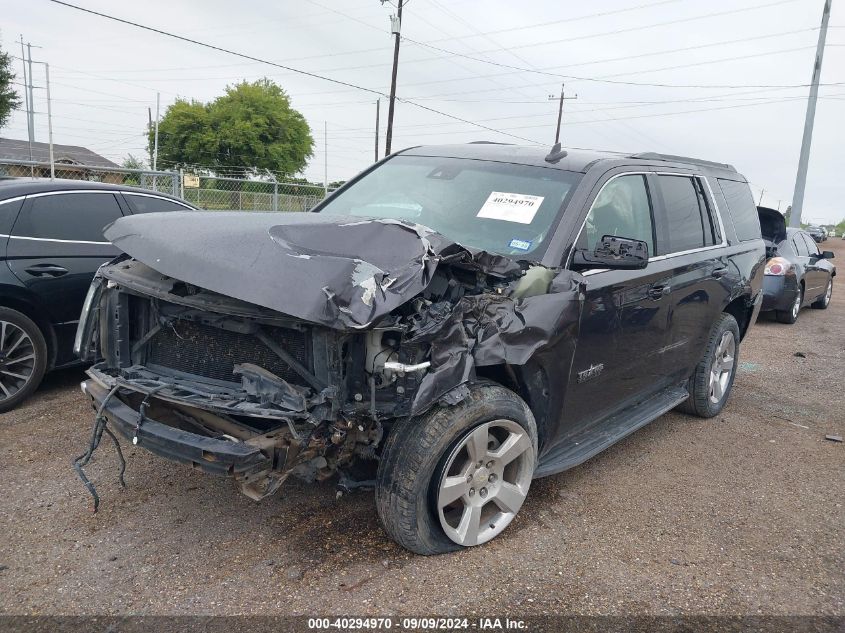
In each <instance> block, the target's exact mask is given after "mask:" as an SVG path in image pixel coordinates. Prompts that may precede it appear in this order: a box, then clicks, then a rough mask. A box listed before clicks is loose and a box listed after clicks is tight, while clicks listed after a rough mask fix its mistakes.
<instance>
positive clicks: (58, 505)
mask: <svg viewBox="0 0 845 633" xmlns="http://www.w3.org/2000/svg"><path fill="white" fill-rule="evenodd" d="M825 248H828V249H833V250H835V251H836V252H837V256H838V258H839V259H838V260H836V261H837V262H839V263H840V268H841V269H843V270H845V242H843V241H841V240H839V239H836V240H829V241H828V242H826V243H825ZM799 354H800V356H799ZM740 361H741V363H742V364H741V367H740V374H739V376H738V377H737V381H736V385H735V387H734V391H733V396H732V400H731V402H730V404H729V405H728V407H727V408H726V409H725V411H724V413H723V414H722V415H721V416H720V417H718V418H716V419H714V420H700V419H696V418H691V417H685V416H683V415H679V414H670V415H665V416H663V417H662V418H660V419H659V420H657V421H655V422H654V423H653V424H651V425H649V426H648V427H646V428H645V429H643V430H641V431H639V432H637V433H635V434H634V435H633V436H631V437H629V438H628V439H626V440H625V441H623V442H621V443H620V444H618V445H617V446H615V447H613V448H612V449H610V450H608V451H607V452H605V453H603V454H602V455H599V456H598V457H596V458H594V459H592V460H590V461H589V462H588V463H586V464H584V465H583V466H581V467H579V468H576V469H574V470H572V471H569V472H567V473H564V474H561V475H557V476H555V477H550V478H547V479H544V480H540V481H537V482H535V483H534V485H533V486H532V489H531V494H530V495H529V500H528V502H527V504H526V506H525V508H524V509H523V511H522V512H521V513H520V515H519V517H518V518H517V519H516V520H515V522H514V524H513V525H512V526H511V527H510V528H509V529H508V530H507V531H506V532H505V534H504V535H503V536H502V537H500V538H498V539H497V540H496V541H494V542H493V543H491V544H488V545H486V546H484V547H478V548H473V549H470V550H467V551H464V552H461V553H458V554H453V555H448V556H441V557H437V558H422V557H416V556H412V555H410V554H408V553H406V552H405V551H404V550H402V549H400V548H399V547H398V546H396V545H394V544H392V543H391V542H389V541H387V539H386V538H385V537H384V535H383V534H382V532H381V529H380V528H379V525H378V522H377V519H376V516H375V508H374V504H373V499H372V495H371V494H369V493H365V492H362V493H356V494H352V495H349V496H345V497H343V498H341V499H340V500H337V499H336V498H335V489H334V487H333V485H330V484H325V485H321V486H316V487H309V486H305V485H300V484H296V483H294V484H293V485H289V486H288V487H287V488H284V489H283V491H282V492H281V493H280V494H279V495H278V496H276V497H274V498H271V499H268V500H265V501H263V502H261V503H255V502H252V501H250V500H249V499H247V498H246V497H243V496H241V495H240V494H239V493H238V492H237V491H236V490H235V489H234V487H232V486H231V485H230V484H229V483H228V482H227V481H223V480H217V479H212V478H210V477H207V476H203V475H202V474H200V473H199V472H194V471H191V470H190V469H188V468H186V467H183V466H179V465H177V464H172V463H169V462H167V461H165V460H163V459H159V458H156V457H153V456H151V455H150V454H148V453H146V452H145V451H144V450H142V449H136V450H133V449H132V448H131V446H127V445H126V444H124V446H125V447H126V448H127V454H128V461H129V469H128V472H127V481H128V484H129V487H128V488H127V489H126V490H121V489H120V488H119V487H118V485H117V480H116V476H117V462H116V460H115V458H114V453H113V449H112V447H111V446H110V445H109V444H108V443H107V442H105V441H104V443H103V446H102V447H101V450H100V452H99V453H98V455H97V458H96V461H95V462H94V463H92V465H91V466H90V467H89V469H88V470H89V473H90V474H91V475H92V476H93V478H94V480H95V481H96V483H97V484H98V486H99V490H100V494H101V496H102V498H103V504H102V506H101V511H100V512H99V513H98V514H96V515H94V514H92V513H91V511H90V508H91V505H90V499H89V497H88V495H87V494H86V492H85V490H84V489H83V488H82V486H81V484H80V483H79V481H78V480H77V479H76V476H75V475H74V473H73V471H72V469H71V467H70V463H71V459H72V458H73V457H74V456H76V455H77V454H78V453H80V452H81V450H82V449H83V447H84V445H85V444H86V442H87V438H88V433H89V428H90V423H91V410H90V406H89V405H88V403H86V402H85V400H84V399H83V397H82V395H81V394H80V392H79V389H78V383H79V381H80V380H81V379H82V377H83V373H82V372H81V371H78V370H76V371H66V372H61V373H58V374H55V375H53V376H51V377H50V378H49V379H48V380H47V381H46V383H45V385H44V386H43V388H42V389H41V390H40V391H39V393H38V394H37V396H36V397H35V398H33V399H32V400H31V401H30V402H29V403H27V404H26V405H25V406H23V407H22V408H20V409H19V410H17V411H14V412H12V413H7V414H4V415H2V416H0V455H2V462H0V480H1V481H2V482H3V486H2V500H0V532H2V534H3V539H2V542H0V612H2V613H14V614H55V613H62V614H91V613H110V614H118V613H145V614H191V613H205V614H243V613H250V614H259V613H261V614H270V613H271V614H277V615H281V614H315V613H324V614H325V613H330V614H343V615H350V614H365V613H367V614H382V615H383V614H404V613H412V614H418V615H421V614H425V615H430V614H442V615H454V614H483V615H489V614H491V613H492V614H496V613H505V612H507V613H510V614H521V615H526V616H527V615H531V614H545V613H578V614H596V613H601V614H627V613H632V612H633V613H640V614H691V613H706V614H717V613H718V614H757V613H761V614H838V615H842V614H845V552H843V544H845V510H843V501H845V496H843V494H842V491H843V489H845V486H843V484H845V444H837V443H834V442H831V441H827V440H825V435H826V434H836V435H845V413H843V411H845V389H844V388H845V275H843V274H840V276H839V277H838V283H837V285H836V288H835V290H834V294H833V304H832V305H831V307H830V309H828V310H827V311H818V310H810V309H806V310H804V311H803V312H802V314H801V317H800V319H799V321H798V323H797V324H796V325H795V326H792V327H790V326H786V325H781V324H778V323H775V322H772V321H766V320H763V321H761V322H760V323H758V324H757V325H756V326H755V327H754V328H753V330H752V332H751V334H750V336H749V338H748V339H747V341H746V343H745V344H744V345H743V346H742V352H741V357H740Z"/></svg>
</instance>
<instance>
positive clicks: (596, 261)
mask: <svg viewBox="0 0 845 633" xmlns="http://www.w3.org/2000/svg"><path fill="white" fill-rule="evenodd" d="M572 263H573V264H574V265H575V266H577V267H578V268H581V269H590V268H610V269H617V270H639V269H642V268H645V267H646V266H648V244H646V243H645V242H643V241H642V240H633V239H630V238H627V237H616V236H615V235H604V236H602V238H601V241H600V242H599V243H598V244H596V248H595V250H594V251H593V252H592V253H590V252H589V251H586V250H576V251H575V255H574V256H573V258H572Z"/></svg>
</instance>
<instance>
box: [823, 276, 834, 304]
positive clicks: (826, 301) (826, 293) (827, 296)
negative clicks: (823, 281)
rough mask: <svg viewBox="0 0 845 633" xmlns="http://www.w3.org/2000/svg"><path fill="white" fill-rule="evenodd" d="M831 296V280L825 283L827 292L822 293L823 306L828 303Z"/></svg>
mask: <svg viewBox="0 0 845 633" xmlns="http://www.w3.org/2000/svg"><path fill="white" fill-rule="evenodd" d="M832 296H833V279H831V280H830V281H828V282H827V290H826V291H825V293H824V305H828V304H829V303H830V298H831V297H832Z"/></svg>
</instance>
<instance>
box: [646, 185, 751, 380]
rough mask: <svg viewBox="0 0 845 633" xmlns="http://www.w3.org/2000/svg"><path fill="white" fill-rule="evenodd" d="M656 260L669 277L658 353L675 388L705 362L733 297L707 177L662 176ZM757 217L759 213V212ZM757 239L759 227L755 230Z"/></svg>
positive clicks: (722, 233) (721, 237)
mask: <svg viewBox="0 0 845 633" xmlns="http://www.w3.org/2000/svg"><path fill="white" fill-rule="evenodd" d="M656 181H657V183H658V187H657V195H658V200H659V202H660V205H659V208H658V223H657V226H658V231H657V244H656V259H658V260H661V261H663V262H665V265H667V267H668V269H669V271H670V272H671V292H670V306H669V322H668V324H667V330H668V336H667V341H666V344H665V346H664V347H663V348H662V349H661V350H660V351H661V359H662V366H663V368H664V370H665V372H666V374H667V376H668V377H669V378H670V380H671V381H672V382H678V381H682V380H685V379H686V378H687V377H689V375H690V374H691V373H692V370H693V369H694V367H695V365H696V364H697V363H698V362H699V360H700V359H701V355H702V353H703V351H704V347H705V344H706V341H707V337H708V335H709V333H710V329H711V327H712V326H713V323H714V322H715V320H716V317H717V316H718V314H719V312H720V311H721V310H722V308H723V306H724V305H725V304H726V303H727V299H728V297H729V295H730V288H731V284H730V283H728V282H727V281H726V280H728V279H730V276H731V269H730V263H729V261H728V258H727V256H726V255H725V252H724V248H723V242H724V240H723V235H724V231H723V229H722V226H721V224H720V222H719V217H718V215H717V214H716V213H715V206H714V204H713V200H712V195H711V194H710V191H709V188H708V185H707V182H706V180H705V179H704V177H703V176H701V175H698V174H694V173H681V172H678V173H659V174H657V176H656ZM755 217H756V210H755ZM757 238H758V239H759V224H758V225H757Z"/></svg>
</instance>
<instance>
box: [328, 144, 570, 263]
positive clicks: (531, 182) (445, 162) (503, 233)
mask: <svg viewBox="0 0 845 633" xmlns="http://www.w3.org/2000/svg"><path fill="white" fill-rule="evenodd" d="M581 176H582V174H579V173H576V172H570V171H562V170H560V169H552V168H547V167H533V166H529V165H515V164H511V163H498V162H492V161H484V160H474V159H465V158H440V157H433V156H404V155H399V156H396V157H394V158H392V159H390V160H389V161H387V162H386V163H384V164H383V165H381V166H380V167H378V168H377V169H375V170H373V171H371V172H370V173H369V174H367V175H366V176H364V177H363V178H361V180H359V181H358V182H356V183H355V184H353V185H352V186H351V187H349V189H347V190H346V191H342V192H340V193H339V194H337V195H335V196H334V197H333V198H332V199H330V200H329V201H328V202H327V203H326V204H325V205H324V206H322V207H321V208H320V209H319V211H320V212H321V213H326V214H331V215H341V216H344V215H346V216H356V217H358V216H360V217H369V218H392V219H397V220H408V221H411V222H416V223H418V224H423V225H425V226H427V227H429V228H431V229H434V230H435V231H437V232H438V233H441V234H443V235H445V236H446V237H448V238H450V239H452V240H454V241H455V242H458V243H459V244H462V245H464V246H469V247H472V248H477V249H481V250H485V251H490V252H494V253H500V254H503V255H511V256H516V255H523V256H524V255H528V254H529V253H533V254H534V256H535V257H537V255H538V253H539V252H540V249H541V246H543V244H544V242H545V241H546V240H547V239H548V237H549V232H550V230H552V228H553V227H554V226H555V219H556V218H557V217H558V214H559V213H560V210H561V208H562V206H563V203H564V201H565V200H566V199H567V195H568V194H569V192H570V191H572V189H573V188H574V186H575V185H576V184H577V183H578V181H579V180H580V179H581Z"/></svg>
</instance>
